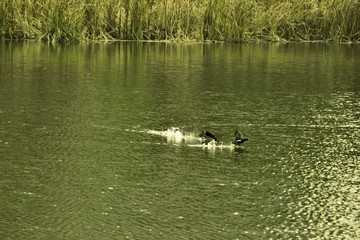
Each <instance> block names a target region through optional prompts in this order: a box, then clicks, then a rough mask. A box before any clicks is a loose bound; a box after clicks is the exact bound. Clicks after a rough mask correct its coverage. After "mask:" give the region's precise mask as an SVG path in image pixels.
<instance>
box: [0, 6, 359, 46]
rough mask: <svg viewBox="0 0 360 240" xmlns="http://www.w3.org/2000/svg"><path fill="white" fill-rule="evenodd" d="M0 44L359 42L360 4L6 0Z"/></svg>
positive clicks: (1, 14) (0, 10)
mask: <svg viewBox="0 0 360 240" xmlns="http://www.w3.org/2000/svg"><path fill="white" fill-rule="evenodd" d="M0 38H2V39H40V40H46V41H53V42H59V41H66V42H67V41H88V40H101V41H102V40H105V41H106V40H184V41H186V40H198V41H202V40H212V41H229V42H253V41H334V42H360V0H343V1H339V0H303V1H302V0H106V1H104V0H67V1H62V0H26V1H25V0H3V1H1V2H0Z"/></svg>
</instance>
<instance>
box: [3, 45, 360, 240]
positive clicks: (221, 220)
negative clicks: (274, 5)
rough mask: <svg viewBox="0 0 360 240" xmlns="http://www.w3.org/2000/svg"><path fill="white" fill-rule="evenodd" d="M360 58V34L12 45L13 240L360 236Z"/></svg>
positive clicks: (8, 171) (9, 150)
mask: <svg viewBox="0 0 360 240" xmlns="http://www.w3.org/2000/svg"><path fill="white" fill-rule="evenodd" d="M359 66H360V46H359V45H332V44H317V43H311V44H306V43H303V44H254V45H252V44H201V43H197V44H177V43H132V42H114V43H99V44H98V43H94V44H76V45H75V44H74V45H71V44H70V45H51V44H46V43H37V42H1V43H0V86H1V87H0V158H1V160H0V216H1V217H0V238H1V239H214V240H215V239H271V238H272V239H359V238H360V160H359V155H360V154H359V153H360V152H359V149H360V148H359V145H360V138H359V137H360V101H359V96H360V95H359V94H360V71H359ZM175 127H177V128H180V131H181V133H182V134H183V136H185V137H182V135H181V134H180V135H179V133H178V132H174V131H170V130H168V129H171V128H175ZM236 127H240V129H241V131H242V133H243V134H244V136H245V137H247V138H248V139H249V141H247V142H245V143H244V144H243V145H242V146H241V148H233V147H232V145H231V142H232V141H233V140H234V130H235V128H236ZM203 130H208V131H211V132H212V133H213V134H215V135H216V136H217V137H218V138H219V141H220V142H222V143H221V144H222V145H221V144H220V145H218V146H217V147H214V146H213V145H208V146H203V145H202V144H201V141H200V140H199V137H198V134H199V133H200V132H201V131H203Z"/></svg>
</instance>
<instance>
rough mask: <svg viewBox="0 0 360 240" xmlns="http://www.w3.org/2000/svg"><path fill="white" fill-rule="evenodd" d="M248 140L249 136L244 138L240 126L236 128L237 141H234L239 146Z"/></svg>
mask: <svg viewBox="0 0 360 240" xmlns="http://www.w3.org/2000/svg"><path fill="white" fill-rule="evenodd" d="M245 141H248V139H247V138H244V136H243V135H242V134H241V132H240V130H239V128H237V129H235V141H234V142H233V143H234V144H235V145H237V146H239V145H240V144H242V143H243V142H245Z"/></svg>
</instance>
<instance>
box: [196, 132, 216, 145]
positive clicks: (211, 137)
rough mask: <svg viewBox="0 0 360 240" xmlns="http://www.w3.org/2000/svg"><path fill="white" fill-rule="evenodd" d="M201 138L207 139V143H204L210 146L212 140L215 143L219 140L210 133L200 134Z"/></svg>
mask: <svg viewBox="0 0 360 240" xmlns="http://www.w3.org/2000/svg"><path fill="white" fill-rule="evenodd" d="M199 137H204V138H205V141H204V142H203V143H205V144H208V143H209V142H211V141H212V140H215V142H217V138H216V137H215V135H214V134H212V133H211V132H209V131H203V132H202V133H200V134H199Z"/></svg>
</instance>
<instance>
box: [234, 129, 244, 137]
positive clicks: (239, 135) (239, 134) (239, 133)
mask: <svg viewBox="0 0 360 240" xmlns="http://www.w3.org/2000/svg"><path fill="white" fill-rule="evenodd" d="M243 137H244V136H243V135H242V134H241V132H240V129H239V128H237V129H235V139H243Z"/></svg>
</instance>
